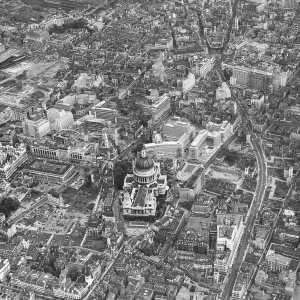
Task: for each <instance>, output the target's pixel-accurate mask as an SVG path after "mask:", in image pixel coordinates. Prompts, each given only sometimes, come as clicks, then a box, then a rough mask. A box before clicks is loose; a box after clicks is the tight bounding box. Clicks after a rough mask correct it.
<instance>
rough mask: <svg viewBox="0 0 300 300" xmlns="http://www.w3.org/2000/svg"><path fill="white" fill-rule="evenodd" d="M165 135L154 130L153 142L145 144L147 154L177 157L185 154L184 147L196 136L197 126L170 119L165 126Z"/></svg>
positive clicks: (158, 156) (159, 156)
mask: <svg viewBox="0 0 300 300" xmlns="http://www.w3.org/2000/svg"><path fill="white" fill-rule="evenodd" d="M162 134H163V136H161V135H160V134H157V133H156V132H154V134H153V138H152V140H153V143H149V144H145V149H146V152H147V155H149V156H150V157H152V156H156V157H157V158H162V157H168V158H177V157H181V156H182V155H183V154H184V149H185V147H186V146H187V144H188V143H189V141H190V136H194V134H195V127H194V126H191V124H190V123H188V122H182V121H180V120H179V119H178V120H176V119H175V120H174V119H173V120H170V121H169V122H168V123H167V124H165V125H164V126H163V132H162Z"/></svg>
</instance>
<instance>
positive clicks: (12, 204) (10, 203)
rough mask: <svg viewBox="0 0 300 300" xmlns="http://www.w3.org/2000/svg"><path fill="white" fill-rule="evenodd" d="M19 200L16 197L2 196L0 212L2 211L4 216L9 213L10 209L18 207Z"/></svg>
mask: <svg viewBox="0 0 300 300" xmlns="http://www.w3.org/2000/svg"><path fill="white" fill-rule="evenodd" d="M19 206H20V202H19V201H18V200H17V199H14V198H11V197H4V198H2V200H1V203H0V213H3V214H4V215H5V217H6V218H8V216H9V215H10V213H11V212H12V211H15V210H17V209H18V208H19Z"/></svg>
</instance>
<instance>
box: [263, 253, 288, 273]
mask: <svg viewBox="0 0 300 300" xmlns="http://www.w3.org/2000/svg"><path fill="white" fill-rule="evenodd" d="M266 258H267V262H268V268H269V269H270V270H271V271H274V272H278V271H281V270H287V269H288V267H289V265H290V263H291V261H292V260H291V258H289V257H286V256H283V255H281V254H278V253H275V252H274V251H273V250H269V251H268V253H267V255H266Z"/></svg>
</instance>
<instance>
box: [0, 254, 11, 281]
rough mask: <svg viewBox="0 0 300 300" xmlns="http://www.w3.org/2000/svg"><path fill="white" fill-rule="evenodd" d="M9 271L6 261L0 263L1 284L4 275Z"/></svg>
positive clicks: (7, 261) (8, 264)
mask: <svg viewBox="0 0 300 300" xmlns="http://www.w3.org/2000/svg"><path fill="white" fill-rule="evenodd" d="M9 271H10V263H9V260H8V259H5V260H3V261H0V281H1V282H3V281H4V280H5V277H6V275H7V274H8V273H9Z"/></svg>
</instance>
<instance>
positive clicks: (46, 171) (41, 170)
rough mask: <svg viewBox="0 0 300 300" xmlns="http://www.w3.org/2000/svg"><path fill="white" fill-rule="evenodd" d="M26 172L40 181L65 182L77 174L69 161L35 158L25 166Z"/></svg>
mask: <svg viewBox="0 0 300 300" xmlns="http://www.w3.org/2000/svg"><path fill="white" fill-rule="evenodd" d="M24 172H25V173H27V174H28V175H30V176H33V177H34V178H35V179H36V180H38V181H47V182H53V183H65V182H67V181H68V180H69V179H70V178H71V177H72V176H73V175H74V174H75V172H76V170H75V167H74V166H73V165H71V164H68V163H61V162H54V161H52V162H49V161H47V160H40V159H34V160H33V161H31V162H30V163H29V164H28V165H27V166H25V168H24Z"/></svg>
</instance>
